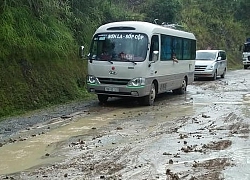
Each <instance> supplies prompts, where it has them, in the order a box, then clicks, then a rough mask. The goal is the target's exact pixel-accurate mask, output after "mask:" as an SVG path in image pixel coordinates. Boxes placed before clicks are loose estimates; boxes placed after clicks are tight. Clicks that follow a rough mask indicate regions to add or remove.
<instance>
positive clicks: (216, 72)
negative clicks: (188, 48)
mask: <svg viewBox="0 0 250 180" xmlns="http://www.w3.org/2000/svg"><path fill="white" fill-rule="evenodd" d="M226 72H227V56H226V52H225V51H224V50H197V51H196V59H195V71H194V77H195V78H211V79H212V80H216V79H217V76H220V77H221V78H224V77H225V75H226Z"/></svg>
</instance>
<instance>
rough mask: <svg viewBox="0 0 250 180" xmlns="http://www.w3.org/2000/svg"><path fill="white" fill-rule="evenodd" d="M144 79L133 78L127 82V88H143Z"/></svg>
mask: <svg viewBox="0 0 250 180" xmlns="http://www.w3.org/2000/svg"><path fill="white" fill-rule="evenodd" d="M145 81H146V80H145V78H142V77H140V78H134V79H132V80H131V81H129V82H128V86H133V87H138V86H145Z"/></svg>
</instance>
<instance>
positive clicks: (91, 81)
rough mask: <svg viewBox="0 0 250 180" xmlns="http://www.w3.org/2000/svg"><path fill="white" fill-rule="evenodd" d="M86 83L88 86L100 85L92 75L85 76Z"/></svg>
mask: <svg viewBox="0 0 250 180" xmlns="http://www.w3.org/2000/svg"><path fill="white" fill-rule="evenodd" d="M87 83H90V84H100V82H99V80H98V78H96V77H95V76H92V75H88V76H87Z"/></svg>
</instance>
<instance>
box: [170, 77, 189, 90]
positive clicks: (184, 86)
mask: <svg viewBox="0 0 250 180" xmlns="http://www.w3.org/2000/svg"><path fill="white" fill-rule="evenodd" d="M186 91H187V81H186V79H183V80H182V83H181V87H180V88H178V89H174V90H173V93H174V94H184V93H186Z"/></svg>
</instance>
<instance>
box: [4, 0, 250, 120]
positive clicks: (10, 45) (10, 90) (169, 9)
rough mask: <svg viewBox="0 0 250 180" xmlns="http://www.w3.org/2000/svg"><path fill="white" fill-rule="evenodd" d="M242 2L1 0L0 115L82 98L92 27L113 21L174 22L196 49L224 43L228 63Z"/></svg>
mask: <svg viewBox="0 0 250 180" xmlns="http://www.w3.org/2000/svg"><path fill="white" fill-rule="evenodd" d="M249 7H250V3H249V2H248V1H247V0H237V1H235V0H220V1H219V0H211V1H209V2H204V1H202V0H183V1H179V0H170V1H165V0H127V1H126V3H124V1H122V0H92V1H90V0H85V1H83V0H79V1H74V0H68V1H56V0H50V1H46V0H28V1H25V0H16V1H8V0H3V1H1V2H0V40H1V44H0V49H1V51H0V62H1V63H0V69H1V74H0V83H1V84H0V85H1V86H0V117H4V116H8V115H14V114H18V113H23V112H26V111H29V110H34V109H39V108H42V107H46V106H51V105H54V104H58V103H65V102H68V101H72V100H78V99H85V98H87V97H89V94H88V93H87V92H86V89H85V76H86V68H87V67H86V66H87V65H86V61H82V60H81V59H79V58H78V52H77V51H78V47H79V46H80V45H84V46H85V47H86V49H88V48H89V44H90V40H91V37H92V34H93V32H94V31H95V29H96V28H97V27H98V26H99V25H101V24H104V23H107V22H112V21H120V20H144V21H149V22H153V20H154V19H156V18H157V19H159V22H167V23H173V22H174V23H179V24H181V25H182V26H184V28H185V29H186V30H188V31H191V32H194V34H195V35H196V37H197V43H198V44H197V49H203V48H207V47H208V46H209V47H212V48H216V49H217V48H218V49H225V50H226V51H227V52H228V55H229V58H228V59H229V67H230V68H241V60H240V58H241V53H240V52H239V51H238V48H239V45H241V44H242V43H243V42H244V40H245V38H246V36H249V32H248V29H249V26H250V25H249V23H248V17H249V11H248V9H249Z"/></svg>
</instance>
